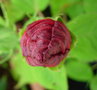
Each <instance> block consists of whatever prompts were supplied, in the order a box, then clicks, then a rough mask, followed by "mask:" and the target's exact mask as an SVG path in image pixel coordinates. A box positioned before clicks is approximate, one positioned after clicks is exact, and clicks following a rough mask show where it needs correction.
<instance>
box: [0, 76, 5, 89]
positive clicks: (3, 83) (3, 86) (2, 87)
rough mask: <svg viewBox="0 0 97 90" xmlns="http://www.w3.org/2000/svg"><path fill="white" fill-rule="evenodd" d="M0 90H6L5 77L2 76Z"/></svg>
mask: <svg viewBox="0 0 97 90" xmlns="http://www.w3.org/2000/svg"><path fill="white" fill-rule="evenodd" d="M0 89H1V90H6V89H7V77H5V76H3V77H2V78H0Z"/></svg>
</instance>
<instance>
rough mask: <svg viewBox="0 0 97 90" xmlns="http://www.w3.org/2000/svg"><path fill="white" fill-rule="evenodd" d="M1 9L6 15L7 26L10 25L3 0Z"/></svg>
mask: <svg viewBox="0 0 97 90" xmlns="http://www.w3.org/2000/svg"><path fill="white" fill-rule="evenodd" d="M1 9H2V11H3V15H4V18H5V21H6V26H9V20H8V15H7V11H6V9H5V6H4V3H3V2H1Z"/></svg>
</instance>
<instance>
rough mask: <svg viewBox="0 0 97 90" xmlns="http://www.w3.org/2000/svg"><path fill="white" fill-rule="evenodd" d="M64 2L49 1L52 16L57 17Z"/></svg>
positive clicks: (59, 0) (60, 0)
mask: <svg viewBox="0 0 97 90" xmlns="http://www.w3.org/2000/svg"><path fill="white" fill-rule="evenodd" d="M64 4H65V0H51V1H50V6H51V12H52V14H53V15H54V16H57V15H59V14H60V13H61V11H62V8H63V7H62V6H64Z"/></svg>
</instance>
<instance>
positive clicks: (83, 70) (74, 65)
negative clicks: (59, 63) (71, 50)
mask: <svg viewBox="0 0 97 90" xmlns="http://www.w3.org/2000/svg"><path fill="white" fill-rule="evenodd" d="M66 70H67V75H68V76H69V77H70V78H72V79H74V80H77V81H90V80H91V79H92V77H93V72H92V69H91V68H90V66H89V65H88V64H85V63H80V62H78V61H69V62H68V63H67V64H66Z"/></svg>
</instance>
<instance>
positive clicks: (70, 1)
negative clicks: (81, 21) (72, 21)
mask: <svg viewBox="0 0 97 90" xmlns="http://www.w3.org/2000/svg"><path fill="white" fill-rule="evenodd" d="M64 7H65V12H66V13H67V14H68V15H69V16H70V17H71V18H75V17H76V16H79V15H80V14H83V13H84V8H83V2H82V0H66V4H65V5H64Z"/></svg>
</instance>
